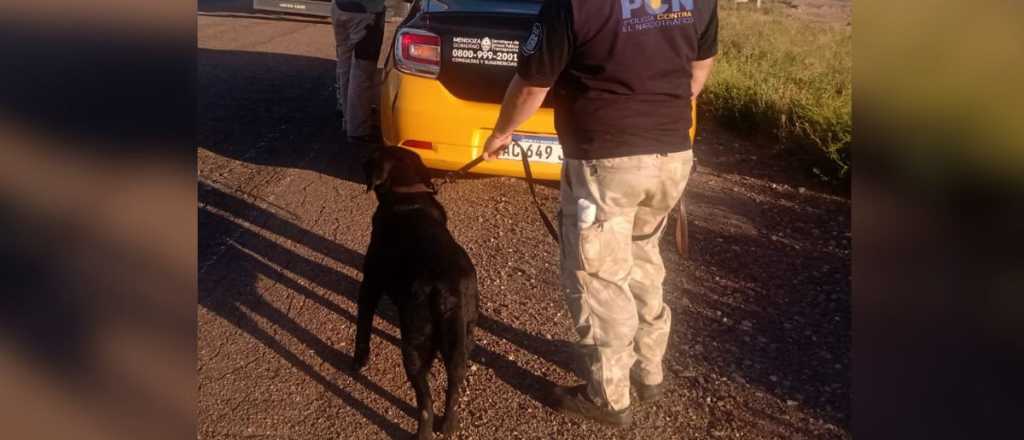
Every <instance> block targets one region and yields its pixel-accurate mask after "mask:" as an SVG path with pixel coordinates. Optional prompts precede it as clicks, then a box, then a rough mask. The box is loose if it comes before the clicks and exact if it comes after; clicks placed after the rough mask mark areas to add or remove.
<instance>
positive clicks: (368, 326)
mask: <svg viewBox="0 0 1024 440" xmlns="http://www.w3.org/2000/svg"><path fill="white" fill-rule="evenodd" d="M381 293H382V291H381V289H379V288H378V287H377V284H376V283H375V282H374V281H373V279H372V278H371V277H370V276H369V275H367V276H366V277H365V278H363V284H362V285H361V286H359V314H358V316H357V317H356V344H355V353H354V354H353V356H352V371H354V372H359V371H361V370H362V369H363V367H366V363H367V362H368V361H369V359H370V332H371V331H372V330H373V315H374V313H375V312H376V311H377V303H379V302H380V296H381Z"/></svg>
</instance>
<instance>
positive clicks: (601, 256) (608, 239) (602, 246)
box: [579, 221, 622, 274]
mask: <svg viewBox="0 0 1024 440" xmlns="http://www.w3.org/2000/svg"><path fill="white" fill-rule="evenodd" d="M616 235H617V234H616V231H615V230H614V228H613V225H612V222H610V221H604V222H596V223H594V224H592V225H590V226H587V227H585V228H583V229H580V244H579V251H580V255H579V257H580V265H581V266H582V269H583V271H584V272H586V273H589V274H597V273H600V272H603V271H605V270H606V269H607V268H608V267H609V265H611V264H613V263H614V262H615V260H616V257H617V256H618V255H620V253H621V252H622V250H621V249H619V248H620V247H621V246H620V244H619V240H618V239H617V237H616Z"/></svg>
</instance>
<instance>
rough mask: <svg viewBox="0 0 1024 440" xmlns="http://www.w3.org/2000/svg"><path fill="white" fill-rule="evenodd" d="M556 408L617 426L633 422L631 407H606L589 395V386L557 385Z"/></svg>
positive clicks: (566, 412)
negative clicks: (591, 398) (620, 408)
mask: <svg viewBox="0 0 1024 440" xmlns="http://www.w3.org/2000/svg"><path fill="white" fill-rule="evenodd" d="M555 401H556V409H557V410H558V411H559V412H562V413H565V414H574V415H578V416H583V417H586V418H588V419H591V420H594V421H597V422H600V423H605V424H609V425H616V426H627V425H629V424H630V423H632V422H633V414H632V412H631V411H630V409H629V408H626V409H623V410H621V411H615V410H612V409H610V408H604V407H601V406H599V405H597V404H596V403H594V402H593V401H592V400H590V397H589V396H587V386H586V384H584V385H576V386H574V387H555Z"/></svg>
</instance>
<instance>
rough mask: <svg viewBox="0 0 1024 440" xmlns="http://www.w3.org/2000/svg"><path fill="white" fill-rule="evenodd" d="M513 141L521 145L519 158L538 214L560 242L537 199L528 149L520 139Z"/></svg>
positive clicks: (551, 233)
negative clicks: (527, 156) (527, 155)
mask: <svg viewBox="0 0 1024 440" xmlns="http://www.w3.org/2000/svg"><path fill="white" fill-rule="evenodd" d="M512 143H513V144H515V146H517V147H519V153H520V154H519V158H520V159H522V160H523V171H524V172H525V173H526V185H527V186H528V187H530V196H532V197H533V206H535V207H536V208H537V214H540V219H541V220H544V227H546V228H548V235H551V239H552V240H555V243H558V232H555V231H556V230H555V225H554V223H551V219H550V218H548V215H547V214H545V213H544V208H541V207H540V201H539V200H537V191H536V190H534V189H533V172H532V171H530V161H529V160H526V149H525V148H523V145H522V144H520V143H519V141H517V140H515V139H513V140H512Z"/></svg>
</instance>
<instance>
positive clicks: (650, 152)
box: [484, 0, 718, 425]
mask: <svg viewBox="0 0 1024 440" xmlns="http://www.w3.org/2000/svg"><path fill="white" fill-rule="evenodd" d="M717 7H718V4H717V1H716V0H546V1H545V2H544V5H543V7H542V8H541V12H540V15H539V19H538V22H537V23H535V24H534V25H533V29H532V32H531V34H530V35H529V37H527V39H526V40H524V41H523V43H522V44H521V45H520V60H519V66H518V69H517V73H516V76H515V77H514V78H513V79H512V82H511V84H509V87H508V90H507V91H506V93H505V100H504V103H503V104H502V108H501V114H500V116H499V117H498V121H497V123H496V124H495V126H494V132H493V134H492V135H491V136H490V137H489V138H488V139H487V141H486V143H485V152H484V156H485V158H487V159H493V158H494V157H496V156H497V153H498V152H500V151H501V150H502V149H504V148H506V147H507V146H508V144H509V143H510V142H511V137H512V132H513V131H514V130H515V129H516V127H518V126H519V125H521V124H522V123H523V122H525V121H526V120H527V119H529V117H530V116H531V115H533V113H534V112H535V111H536V110H537V109H538V108H539V107H540V105H541V103H542V102H543V101H544V98H545V96H546V95H547V94H548V90H549V89H551V90H552V100H551V101H552V103H553V105H554V108H555V128H556V130H557V131H558V139H559V142H560V143H561V144H562V147H563V149H564V154H565V158H566V159H565V161H564V162H563V164H562V177H561V180H562V183H561V212H562V215H561V237H562V240H561V247H562V249H561V282H562V286H563V288H564V289H565V292H566V302H567V303H568V307H569V311H570V313H571V315H572V319H573V321H574V324H575V327H576V332H577V333H578V335H579V341H578V343H577V347H578V349H579V352H580V354H581V357H582V359H581V360H582V364H583V365H584V366H585V368H584V370H585V371H583V373H584V374H582V377H584V378H585V379H586V381H587V383H585V384H582V385H578V386H574V387H558V389H556V390H555V392H556V395H557V397H558V401H559V409H560V410H561V411H562V412H566V413H573V414H577V415H582V416H585V417H588V418H591V419H594V420H597V421H601V422H605V423H611V424H616V425H627V424H629V423H630V422H631V419H632V418H631V413H630V388H633V389H634V390H635V391H636V394H637V398H638V400H640V401H645V400H650V399H654V398H656V397H658V396H659V395H661V394H662V393H663V391H664V384H663V380H664V371H663V367H662V357H663V356H664V354H665V348H666V345H667V344H668V335H669V325H670V322H671V316H672V315H671V312H670V310H669V308H668V307H667V306H666V305H665V303H664V301H663V299H662V281H663V280H664V278H665V267H664V264H663V262H662V260H661V254H660V253H659V250H658V240H659V239H660V237H661V234H662V232H663V231H664V229H665V223H666V218H667V216H668V213H669V211H670V210H671V209H672V207H673V206H674V205H675V204H676V202H677V201H678V200H679V198H680V197H681V196H682V194H683V188H684V187H685V186H686V181H687V179H688V178H689V174H690V166H691V165H692V163H693V151H692V150H691V145H690V137H689V134H688V131H689V128H690V126H691V124H692V123H693V121H692V118H691V110H692V107H691V105H692V102H691V99H693V98H695V97H696V96H697V95H698V94H699V93H700V91H701V88H702V87H703V86H704V82H705V81H706V80H707V78H708V75H709V74H710V73H711V65H712V60H713V58H712V57H713V56H714V55H715V54H716V52H717V48H718V43H717V39H718V13H717Z"/></svg>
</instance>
